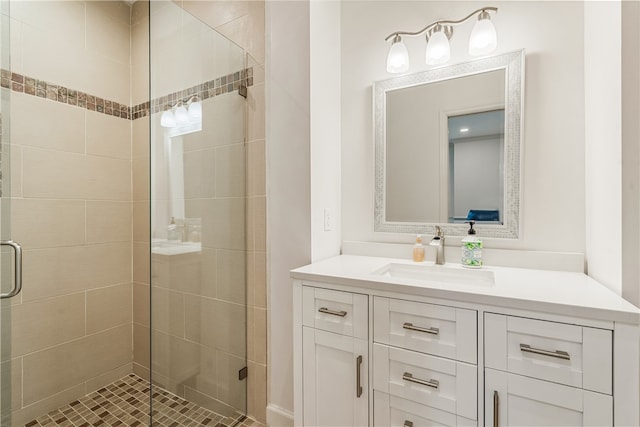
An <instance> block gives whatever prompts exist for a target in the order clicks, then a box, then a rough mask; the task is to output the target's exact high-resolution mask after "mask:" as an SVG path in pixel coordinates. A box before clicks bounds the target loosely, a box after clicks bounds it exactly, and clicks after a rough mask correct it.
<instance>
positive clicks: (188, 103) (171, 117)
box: [160, 95, 202, 128]
mask: <svg viewBox="0 0 640 427" xmlns="http://www.w3.org/2000/svg"><path fill="white" fill-rule="evenodd" d="M194 123H202V102H201V101H200V99H199V98H198V95H191V96H190V97H188V98H186V100H184V101H183V100H180V101H178V102H177V103H176V104H175V105H173V106H171V105H168V106H167V110H166V111H164V112H163V113H162V116H160V126H162V127H165V128H175V127H181V126H187V125H191V124H194Z"/></svg>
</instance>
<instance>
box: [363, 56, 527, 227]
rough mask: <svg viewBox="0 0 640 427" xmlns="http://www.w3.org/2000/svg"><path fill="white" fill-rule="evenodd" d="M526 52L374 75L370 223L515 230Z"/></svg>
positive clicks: (399, 225) (383, 225)
mask: <svg viewBox="0 0 640 427" xmlns="http://www.w3.org/2000/svg"><path fill="white" fill-rule="evenodd" d="M523 60H524V52H523V51H518V52H512V53H507V54H503V55H498V56H495V57H490V58H484V59H481V60H476V61H472V62H467V63H461V64H456V65H451V66H448V67H442V68H437V69H432V70H428V71H424V72H420V73H416V74H410V75H405V76H400V77H395V78H392V79H388V80H383V81H380V82H376V83H374V102H375V155H376V159H375V160H376V177H375V190H376V193H375V212H374V215H375V230H376V231H392V232H405V233H423V232H426V231H427V228H428V227H433V226H435V225H439V226H440V227H442V228H443V229H444V231H445V233H446V234H449V235H464V234H465V232H466V230H465V225H464V224H463V223H464V222H466V221H468V220H471V219H473V220H474V221H476V222H477V223H478V224H479V227H480V228H485V229H484V230H483V234H484V235H485V236H487V237H490V236H491V237H505V238H515V237H517V236H518V232H519V226H520V224H519V204H520V190H519V188H520V124H521V110H522V96H521V91H522V69H523Z"/></svg>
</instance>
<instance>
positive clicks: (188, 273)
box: [161, 252, 206, 295]
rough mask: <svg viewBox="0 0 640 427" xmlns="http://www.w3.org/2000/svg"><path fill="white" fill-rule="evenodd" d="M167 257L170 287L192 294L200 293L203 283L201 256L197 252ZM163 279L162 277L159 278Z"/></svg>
mask: <svg viewBox="0 0 640 427" xmlns="http://www.w3.org/2000/svg"><path fill="white" fill-rule="evenodd" d="M167 258H168V259H169V283H168V286H169V288H170V289H172V290H174V291H179V292H187V293H190V294H194V295H200V294H202V290H203V288H204V286H205V285H206V284H205V283H203V282H202V277H201V270H202V257H201V255H200V253H199V252H192V253H188V254H181V255H171V256H169V257H167ZM161 280H162V281H164V278H163V279H161Z"/></svg>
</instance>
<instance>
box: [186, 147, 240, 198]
mask: <svg viewBox="0 0 640 427" xmlns="http://www.w3.org/2000/svg"><path fill="white" fill-rule="evenodd" d="M216 152H217V151H216V150H214V149H208V150H198V151H187V152H185V153H184V157H183V164H184V197H185V198H186V199H202V198H211V197H214V196H215V190H216V181H215V179H216V178H217V176H218V172H217V171H216V169H217V167H218V162H217V160H216ZM227 157H228V156H227ZM226 160H229V159H228V158H227V159H226ZM212 165H215V167H212ZM227 167H229V166H227Z"/></svg>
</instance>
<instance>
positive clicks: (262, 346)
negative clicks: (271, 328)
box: [249, 308, 267, 365]
mask: <svg viewBox="0 0 640 427" xmlns="http://www.w3.org/2000/svg"><path fill="white" fill-rule="evenodd" d="M249 310H250V311H252V312H253V321H254V325H253V340H252V343H251V344H252V345H253V347H254V352H253V359H252V361H253V362H257V363H261V364H263V365H266V363H267V310H266V309H262V308H250V309H249Z"/></svg>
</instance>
